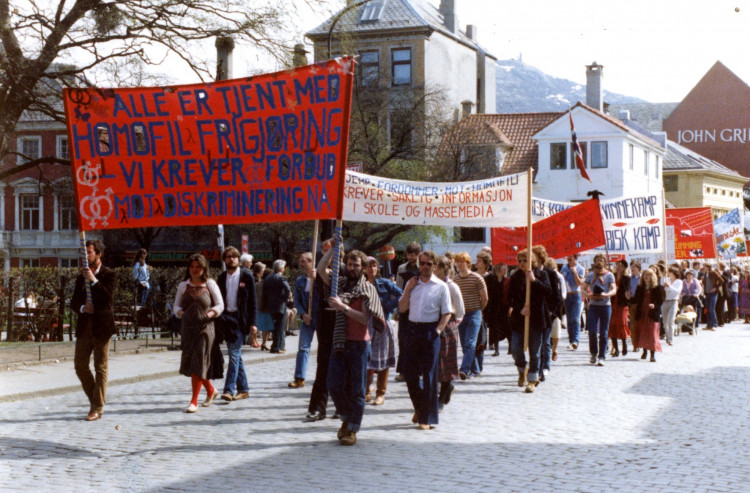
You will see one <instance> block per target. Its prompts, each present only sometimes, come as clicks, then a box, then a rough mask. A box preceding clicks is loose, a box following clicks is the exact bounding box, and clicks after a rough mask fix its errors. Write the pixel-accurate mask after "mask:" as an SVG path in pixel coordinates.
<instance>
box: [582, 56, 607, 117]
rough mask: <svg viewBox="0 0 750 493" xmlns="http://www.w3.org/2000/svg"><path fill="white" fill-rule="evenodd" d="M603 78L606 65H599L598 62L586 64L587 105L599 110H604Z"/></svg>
mask: <svg viewBox="0 0 750 493" xmlns="http://www.w3.org/2000/svg"><path fill="white" fill-rule="evenodd" d="M603 78H604V65H598V64H597V63H596V62H594V63H592V64H591V65H586V105H588V106H591V107H592V108H594V109H595V110H599V111H603V110H604V87H603V86H602V79H603Z"/></svg>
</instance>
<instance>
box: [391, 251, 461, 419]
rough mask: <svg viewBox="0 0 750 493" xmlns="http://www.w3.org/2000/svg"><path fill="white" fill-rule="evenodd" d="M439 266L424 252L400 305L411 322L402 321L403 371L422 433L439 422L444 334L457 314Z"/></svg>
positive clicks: (434, 256)
mask: <svg viewBox="0 0 750 493" xmlns="http://www.w3.org/2000/svg"><path fill="white" fill-rule="evenodd" d="M436 263H437V256H436V255H435V252H432V251H430V250H425V251H424V252H422V254H421V255H420V256H419V276H415V277H412V278H411V279H409V281H408V282H407V283H406V287H405V289H404V294H403V295H402V296H401V299H400V300H399V302H398V309H399V312H401V313H404V312H406V311H407V310H408V312H409V317H408V321H405V320H403V318H401V320H402V323H401V324H400V326H399V332H400V331H401V330H404V332H405V333H404V335H403V341H404V344H403V354H402V356H403V364H404V369H403V371H404V378H405V380H406V385H407V387H408V389H409V397H411V401H412V404H413V405H414V409H415V410H416V413H415V414H414V418H413V419H412V422H414V423H418V426H419V429H420V430H429V429H431V428H432V427H433V425H436V424H437V423H438V371H437V368H438V360H439V356H440V333H441V332H442V331H443V329H445V326H446V324H447V323H448V321H449V320H450V317H451V314H452V313H453V305H452V303H451V297H450V291H449V290H448V285H447V284H446V283H445V282H443V281H441V280H440V279H438V278H437V277H436V276H435V275H434V274H433V273H432V270H433V266H434V265H435V264H436ZM403 322H406V323H403ZM420 379H421V380H420Z"/></svg>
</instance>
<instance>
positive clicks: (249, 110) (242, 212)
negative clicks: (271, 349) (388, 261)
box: [63, 57, 354, 230]
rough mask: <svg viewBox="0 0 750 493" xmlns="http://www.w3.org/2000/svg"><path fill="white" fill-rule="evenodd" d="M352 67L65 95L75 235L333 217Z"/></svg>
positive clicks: (347, 62) (337, 212) (338, 211)
mask: <svg viewBox="0 0 750 493" xmlns="http://www.w3.org/2000/svg"><path fill="white" fill-rule="evenodd" d="M353 68H354V62H353V59H352V57H342V58H337V59H335V60H330V61H327V62H322V63H318V64H315V65H309V66H306V67H300V68H297V69H293V70H288V71H284V72H277V73H274V74H265V75H260V76H254V77H248V78H245V79H235V80H226V81H219V82H214V83H209V84H195V85H185V86H172V87H150V88H132V89H65V90H64V91H63V99H64V103H65V115H66V119H67V124H68V135H69V143H70V153H71V161H72V165H73V177H74V182H75V187H76V195H77V199H78V206H79V212H80V218H81V222H80V224H81V229H83V230H87V229H88V230H92V229H106V228H131V227H144V226H171V225H175V226H176V225H180V226H195V225H210V224H232V223H258V222H277V221H296V220H306V219H336V218H341V216H342V210H343V185H344V174H345V164H346V154H347V142H348V138H349V117H350V105H351V94H352V80H353Z"/></svg>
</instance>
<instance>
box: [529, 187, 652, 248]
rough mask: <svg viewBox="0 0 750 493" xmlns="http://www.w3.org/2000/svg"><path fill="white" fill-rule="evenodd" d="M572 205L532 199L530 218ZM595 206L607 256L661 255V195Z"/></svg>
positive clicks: (539, 217)
mask: <svg viewBox="0 0 750 493" xmlns="http://www.w3.org/2000/svg"><path fill="white" fill-rule="evenodd" d="M574 205H576V204H574V203H571V202H554V201H551V200H545V199H538V198H534V200H533V201H532V207H531V210H532V216H533V219H534V221H535V222H536V221H538V220H541V219H544V218H545V217H550V216H552V215H554V214H557V213H558V212H561V211H563V210H566V209H569V208H571V207H573V206H574ZM599 206H600V209H601V217H602V223H603V225H604V236H605V240H606V245H607V249H608V250H609V253H610V254H615V255H616V254H624V255H627V257H628V258H631V257H632V256H633V255H634V254H641V255H642V254H663V253H664V221H663V217H662V216H663V211H664V206H663V202H662V197H661V194H653V195H645V196H640V197H621V198H617V199H610V200H601V201H600V202H599ZM597 252H601V253H604V252H605V249H604V247H600V248H599V249H597Z"/></svg>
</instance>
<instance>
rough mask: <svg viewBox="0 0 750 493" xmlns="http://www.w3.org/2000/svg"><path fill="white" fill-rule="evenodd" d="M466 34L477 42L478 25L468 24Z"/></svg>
mask: <svg viewBox="0 0 750 493" xmlns="http://www.w3.org/2000/svg"><path fill="white" fill-rule="evenodd" d="M466 36H467V37H468V38H469V39H470V40H472V41H474V42H475V43H476V42H477V26H473V25H471V24H469V25H467V26H466Z"/></svg>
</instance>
